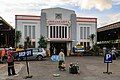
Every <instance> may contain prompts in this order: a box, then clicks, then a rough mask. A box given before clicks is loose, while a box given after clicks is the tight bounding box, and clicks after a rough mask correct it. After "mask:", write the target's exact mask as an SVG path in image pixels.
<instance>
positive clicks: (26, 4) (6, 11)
mask: <svg viewBox="0 0 120 80" xmlns="http://www.w3.org/2000/svg"><path fill="white" fill-rule="evenodd" d="M66 4H67V5H69V6H73V7H75V8H76V7H77V8H79V9H80V8H81V9H82V10H83V9H86V10H90V9H93V8H94V9H97V10H99V11H103V10H106V9H110V8H111V7H112V5H118V4H120V1H119V0H0V6H1V9H0V16H2V17H3V18H4V19H5V20H6V21H8V23H10V24H11V25H13V26H14V25H15V24H14V22H15V15H17V14H23V15H24V14H25V15H29V14H30V15H38V16H39V15H40V11H41V9H44V8H51V7H58V6H59V7H61V6H62V7H64V6H65V5H66ZM64 8H65V7H64ZM69 9H70V8H69ZM11 22H12V23H11Z"/></svg>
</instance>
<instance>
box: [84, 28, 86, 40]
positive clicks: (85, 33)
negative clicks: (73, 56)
mask: <svg viewBox="0 0 120 80" xmlns="http://www.w3.org/2000/svg"><path fill="white" fill-rule="evenodd" d="M84 39H86V27H84Z"/></svg>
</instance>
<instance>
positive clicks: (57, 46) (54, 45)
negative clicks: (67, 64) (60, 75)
mask: <svg viewBox="0 0 120 80" xmlns="http://www.w3.org/2000/svg"><path fill="white" fill-rule="evenodd" d="M61 49H63V50H64V53H65V56H67V45H66V43H65V42H63V43H61V42H51V43H50V53H51V55H52V54H54V52H55V54H56V55H58V54H59V53H60V50H61Z"/></svg>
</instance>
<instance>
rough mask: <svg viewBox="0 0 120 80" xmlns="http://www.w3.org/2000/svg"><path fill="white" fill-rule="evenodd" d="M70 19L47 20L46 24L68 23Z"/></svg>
mask: <svg viewBox="0 0 120 80" xmlns="http://www.w3.org/2000/svg"><path fill="white" fill-rule="evenodd" d="M70 23H71V21H68V20H49V21H47V24H70Z"/></svg>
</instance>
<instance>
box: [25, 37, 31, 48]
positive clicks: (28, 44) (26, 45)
mask: <svg viewBox="0 0 120 80" xmlns="http://www.w3.org/2000/svg"><path fill="white" fill-rule="evenodd" d="M25 39H26V41H25V48H29V47H31V39H30V37H26V38H25Z"/></svg>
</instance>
